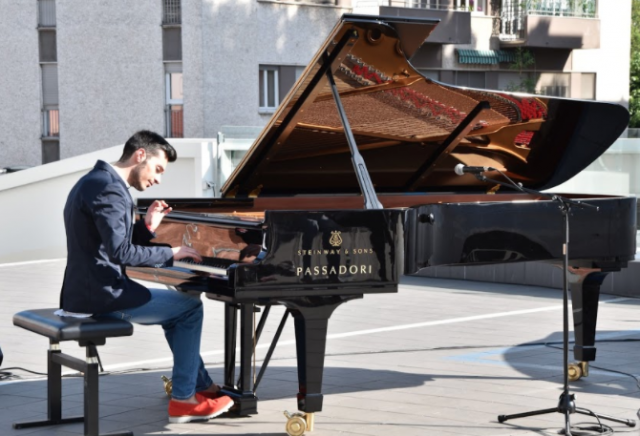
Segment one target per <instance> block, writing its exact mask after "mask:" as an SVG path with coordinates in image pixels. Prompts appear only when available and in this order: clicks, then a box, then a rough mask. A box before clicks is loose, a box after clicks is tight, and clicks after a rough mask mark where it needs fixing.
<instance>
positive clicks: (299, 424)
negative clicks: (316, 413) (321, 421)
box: [284, 410, 313, 436]
mask: <svg viewBox="0 0 640 436" xmlns="http://www.w3.org/2000/svg"><path fill="white" fill-rule="evenodd" d="M284 416H286V417H287V425H286V426H285V430H286V432H287V434H288V435H289V436H302V435H303V434H304V432H305V431H307V429H309V431H311V430H313V413H309V414H304V413H289V412H287V411H286V410H285V411H284ZM309 424H310V425H309Z"/></svg>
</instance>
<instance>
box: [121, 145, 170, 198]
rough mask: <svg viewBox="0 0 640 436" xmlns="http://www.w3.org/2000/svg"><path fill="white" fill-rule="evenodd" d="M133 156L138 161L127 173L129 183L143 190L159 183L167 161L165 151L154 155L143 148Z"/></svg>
mask: <svg viewBox="0 0 640 436" xmlns="http://www.w3.org/2000/svg"><path fill="white" fill-rule="evenodd" d="M134 157H135V158H136V159H137V160H138V161H139V163H138V164H137V165H136V166H135V167H134V168H133V169H132V170H131V173H130V174H129V180H128V182H129V184H130V185H131V186H133V187H134V188H136V189H137V190H138V191H144V190H145V189H147V188H150V187H151V186H153V185H157V184H160V178H161V176H162V174H163V173H164V171H165V169H166V168H167V163H168V160H167V156H166V153H164V152H163V151H160V152H158V154H157V155H154V154H148V153H146V152H145V150H144V149H139V150H138V151H136V154H135V155H134Z"/></svg>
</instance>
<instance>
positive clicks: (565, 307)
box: [474, 168, 636, 436]
mask: <svg viewBox="0 0 640 436" xmlns="http://www.w3.org/2000/svg"><path fill="white" fill-rule="evenodd" d="M487 170H494V171H497V172H498V173H500V174H501V175H502V176H503V177H504V178H505V179H507V180H508V181H509V183H505V182H502V181H499V180H494V179H490V178H488V177H486V176H485V175H484V174H483V173H477V174H474V175H475V176H476V178H477V179H478V180H480V181H482V182H491V183H496V184H498V185H502V186H506V187H509V188H515V189H517V190H518V191H520V192H523V193H527V194H535V195H540V196H542V197H546V198H549V199H551V200H553V201H555V202H557V203H558V207H559V208H560V211H561V212H562V219H563V226H564V244H563V249H562V261H563V268H562V269H563V274H562V343H563V347H562V356H563V364H564V377H563V390H562V393H561V394H560V399H559V401H558V405H557V406H556V407H552V408H549V409H541V410H533V411H530V412H524V413H516V414H513V415H499V416H498V422H501V423H502V422H505V421H507V420H509V419H516V418H524V417H527V416H535V415H543V414H547V413H553V412H557V413H562V414H563V415H564V417H565V419H564V431H562V430H561V432H560V433H561V434H565V435H567V436H571V424H570V419H569V415H571V414H572V413H579V414H582V415H588V416H593V417H595V418H596V419H598V420H600V419H607V420H610V421H614V422H617V423H620V424H626V425H627V426H629V427H635V425H636V423H635V421H633V420H627V419H618V418H615V417H613V416H608V415H600V414H596V413H593V412H591V411H590V410H587V409H583V408H580V407H577V406H576V403H575V395H574V394H572V393H570V391H569V299H568V294H569V285H568V283H569V280H568V271H569V214H570V213H571V207H572V206H573V207H578V208H593V209H595V210H596V211H597V210H598V207H597V206H594V205H592V204H588V203H583V202H581V201H576V200H571V199H569V198H565V197H562V196H560V195H556V194H547V193H544V192H540V191H536V190H533V189H528V188H525V187H524V186H522V184H519V183H515V182H514V181H513V180H511V178H509V176H507V175H506V174H504V173H503V172H502V171H500V170H498V169H496V168H487Z"/></svg>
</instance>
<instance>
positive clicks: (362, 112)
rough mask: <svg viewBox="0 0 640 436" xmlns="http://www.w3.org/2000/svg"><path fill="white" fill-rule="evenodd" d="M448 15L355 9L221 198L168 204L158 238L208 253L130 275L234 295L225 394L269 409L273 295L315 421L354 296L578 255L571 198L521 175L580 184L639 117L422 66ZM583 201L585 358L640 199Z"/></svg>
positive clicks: (579, 347) (578, 214) (573, 260)
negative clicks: (418, 65) (257, 367)
mask: <svg viewBox="0 0 640 436" xmlns="http://www.w3.org/2000/svg"><path fill="white" fill-rule="evenodd" d="M436 24H437V21H435V20H428V19H411V18H400V17H378V16H359V15H345V16H344V17H343V18H342V19H341V20H340V21H339V23H338V24H337V25H336V27H335V28H334V29H333V31H332V32H331V34H330V35H329V36H328V38H327V39H326V41H325V43H324V44H323V46H322V47H321V48H320V50H319V51H318V53H317V54H316V56H315V57H314V58H313V60H312V61H311V62H310V63H309V66H308V67H307V68H306V70H305V71H304V73H303V74H302V76H301V77H300V79H299V80H298V82H297V83H296V85H295V86H294V87H293V89H292V90H291V92H290V93H289V94H288V96H287V97H286V99H285V100H284V101H283V103H282V105H281V106H280V108H279V109H278V110H277V112H276V113H275V114H274V116H273V117H272V119H271V121H270V122H269V123H268V125H267V126H266V127H265V129H264V130H263V132H262V133H261V135H260V136H259V137H258V139H257V140H256V142H255V143H254V144H253V146H252V147H251V149H250V150H249V151H248V153H247V154H246V156H245V157H244V159H243V160H242V162H241V163H240V165H239V166H238V167H237V168H236V170H235V172H234V173H233V174H232V176H231V177H230V178H229V179H228V181H227V182H226V184H225V185H224V187H223V189H222V196H221V198H206V199H195V198H193V199H190V198H176V199H167V201H168V203H169V204H170V205H171V206H172V207H173V212H171V213H170V214H169V215H168V216H167V217H166V218H165V220H164V221H163V224H162V225H161V226H160V228H159V229H158V230H157V238H156V240H155V241H154V242H155V243H161V244H167V243H168V244H171V245H173V246H175V245H180V244H186V245H189V246H192V247H194V248H196V249H197V250H198V251H199V252H200V253H201V254H202V255H204V256H205V262H204V263H203V264H193V263H190V262H175V264H174V266H173V267H171V268H165V269H153V268H130V269H128V272H129V274H130V275H131V276H132V277H134V278H139V279H144V280H149V281H153V282H157V283H162V284H166V285H169V286H173V287H176V288H178V289H180V290H184V291H202V292H204V293H205V295H206V296H207V297H208V298H211V299H214V300H219V301H221V302H223V303H224V304H225V306H226V311H225V317H226V319H225V322H226V332H225V349H226V350H225V385H224V390H225V391H226V392H227V393H228V394H229V395H231V396H233V397H234V399H235V400H236V408H235V412H236V413H238V414H240V415H249V414H254V413H257V396H256V394H255V390H256V387H257V384H258V383H259V381H260V378H261V377H262V374H263V370H264V368H265V367H266V364H267V363H268V359H269V357H270V353H271V352H272V351H273V346H274V344H272V348H271V349H270V350H269V353H268V355H267V358H265V363H263V365H262V368H261V371H260V374H259V375H258V377H257V379H255V380H254V379H253V377H252V373H251V371H252V368H251V363H252V357H253V352H254V342H255V341H256V340H257V339H258V338H259V336H260V333H261V331H262V327H263V326H264V319H265V318H264V316H265V315H266V314H267V313H268V311H269V308H270V306H271V305H273V304H280V305H284V306H285V307H286V309H287V310H286V312H285V317H284V318H283V320H282V322H281V324H280V328H279V330H278V333H277V335H276V338H275V341H277V336H279V332H280V331H282V326H283V325H284V321H285V320H286V317H287V316H288V315H289V314H290V315H292V316H293V319H294V324H295V336H296V344H297V348H296V350H297V359H298V379H299V392H298V394H297V400H298V409H299V410H300V411H302V412H306V413H307V414H309V415H308V416H313V415H312V414H313V412H318V411H321V410H322V400H323V396H322V373H323V367H324V355H325V342H326V334H327V324H328V320H329V318H330V316H331V313H332V312H333V311H334V310H335V309H336V307H338V306H339V305H341V304H342V303H344V302H347V301H349V300H351V299H354V298H360V297H362V296H363V295H364V294H369V293H381V292H397V289H398V279H399V277H400V276H401V275H402V274H414V273H417V272H418V271H419V270H420V269H422V268H425V267H429V266H434V265H462V264H492V263H505V262H523V261H548V262H559V260H560V259H561V258H562V243H563V241H564V239H563V228H562V215H561V213H560V211H559V208H558V205H557V203H555V202H553V201H551V200H549V199H548V198H547V197H545V196H543V195H537V194H535V193H533V194H532V193H526V192H520V191H519V190H518V189H515V188H514V189H509V188H508V187H505V185H504V182H507V181H508V180H509V179H510V180H512V181H513V182H515V183H517V184H521V186H522V187H523V188H525V189H532V190H546V189H549V188H553V187H554V186H557V185H559V184H561V183H563V182H565V181H567V180H569V179H570V178H571V177H573V176H575V175H576V174H577V173H579V172H580V171H581V170H583V169H584V168H585V167H586V166H588V165H589V164H590V163H591V162H593V161H594V160H595V159H597V158H598V157H599V156H600V155H601V154H602V153H604V151H605V150H606V149H607V148H608V147H609V146H610V145H611V144H612V143H613V142H614V141H615V140H616V138H617V137H618V136H619V135H620V134H621V132H622V131H623V130H624V129H625V127H626V126H627V122H628V117H629V116H628V113H627V111H626V109H625V108H623V107H621V106H618V105H614V104H607V103H601V102H595V101H578V100H570V99H560V98H551V97H544V96H530V95H519V94H510V93H505V92H494V91H486V90H481V89H466V88H460V87H455V86H451V85H446V84H442V83H438V82H435V81H432V80H430V79H427V78H425V77H424V76H422V75H421V74H420V73H419V72H418V71H416V69H415V68H414V67H413V66H412V65H411V63H410V62H409V61H408V59H410V58H411V56H412V54H413V53H414V52H415V51H416V50H417V49H418V48H419V47H420V45H421V44H422V43H423V42H424V41H425V40H426V39H427V37H428V36H429V34H430V32H431V31H432V30H433V29H434V27H435V26H436ZM460 164H462V165H464V166H474V167H487V168H488V170H487V171H486V172H485V173H484V175H485V176H486V178H485V179H484V180H480V178H478V177H475V176H474V174H466V173H464V174H462V175H461V176H460V175H458V174H456V173H455V172H454V168H455V167H456V166H457V165H460ZM491 180H493V181H494V182H491ZM496 181H497V182H502V183H495V182H496ZM568 197H570V198H572V199H574V200H583V201H586V202H588V203H590V204H593V205H595V206H597V207H598V209H597V210H596V209H591V208H589V209H574V210H573V213H572V216H571V220H572V226H571V232H570V239H571V249H570V253H569V257H570V266H571V270H572V274H573V277H574V278H573V279H572V280H571V292H572V303H573V314H574V331H575V338H576V343H575V347H574V354H575V358H576V359H577V360H578V361H580V362H589V361H593V360H594V359H595V354H596V349H595V347H594V344H595V331H596V319H597V310H598V299H599V289H600V284H601V283H602V281H603V279H604V277H605V276H606V275H607V274H608V273H609V272H612V271H616V270H619V269H620V268H622V267H625V266H626V264H627V262H628V261H629V260H631V259H633V258H634V255H635V249H636V246H635V245H636V244H635V234H636V200H635V198H624V197H615V196H588V195H582V196H575V195H574V196H571V195H569V196H568ZM149 203H150V202H149V201H146V200H140V201H139V203H138V208H139V210H140V211H141V213H144V210H145V208H146V207H148V206H149ZM259 310H261V311H262V318H261V320H260V322H259V323H258V324H257V325H256V326H254V325H253V319H254V316H253V315H254V311H259ZM238 325H239V329H238ZM238 337H239V350H240V356H239V361H240V366H239V374H236V365H235V362H236V345H237V342H236V341H237V339H238ZM236 377H238V380H236ZM309 424H311V423H309ZM303 427H304V425H303ZM297 429H298V430H299V427H298V428H297ZM296 431H297V430H296ZM302 431H304V428H303V429H302ZM293 433H295V431H294V432H293Z"/></svg>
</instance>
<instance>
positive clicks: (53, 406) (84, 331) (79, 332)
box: [13, 309, 133, 436]
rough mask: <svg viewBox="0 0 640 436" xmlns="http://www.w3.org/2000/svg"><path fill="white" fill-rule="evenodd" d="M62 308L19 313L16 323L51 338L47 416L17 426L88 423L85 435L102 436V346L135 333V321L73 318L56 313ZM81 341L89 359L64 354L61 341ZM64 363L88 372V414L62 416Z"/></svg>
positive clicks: (128, 434) (130, 435)
mask: <svg viewBox="0 0 640 436" xmlns="http://www.w3.org/2000/svg"><path fill="white" fill-rule="evenodd" d="M56 310H58V309H34V310H25V311H22V312H18V313H16V314H15V315H14V316H13V325H15V326H18V327H22V328H23V329H26V330H29V331H32V332H34V333H37V334H39V335H42V336H46V337H47V338H49V344H50V345H49V350H48V352H47V419H46V420H45V421H32V422H22V423H14V424H13V428H16V429H18V428H29V427H40V426H44V425H58V424H69V423H74V422H84V434H85V436H99V430H98V428H99V425H98V419H99V410H98V409H99V407H98V398H99V397H98V366H99V363H100V360H99V356H98V351H97V350H96V347H97V346H98V345H104V344H105V343H106V341H107V338H115V337H119V336H131V335H132V334H133V324H131V323H130V322H129V321H125V320H121V319H114V318H99V317H97V318H94V317H90V318H73V317H61V316H58V315H55V314H54V312H55V311H56ZM62 341H77V342H78V345H80V346H81V347H85V349H86V360H81V359H78V358H75V357H73V356H70V355H68V354H64V353H62V351H61V350H60V342H62ZM62 366H65V367H67V368H72V369H75V370H76V371H79V372H81V373H82V374H84V415H83V416H76V417H70V418H62ZM109 435H110V436H133V433H132V432H130V431H125V432H120V433H109Z"/></svg>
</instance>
